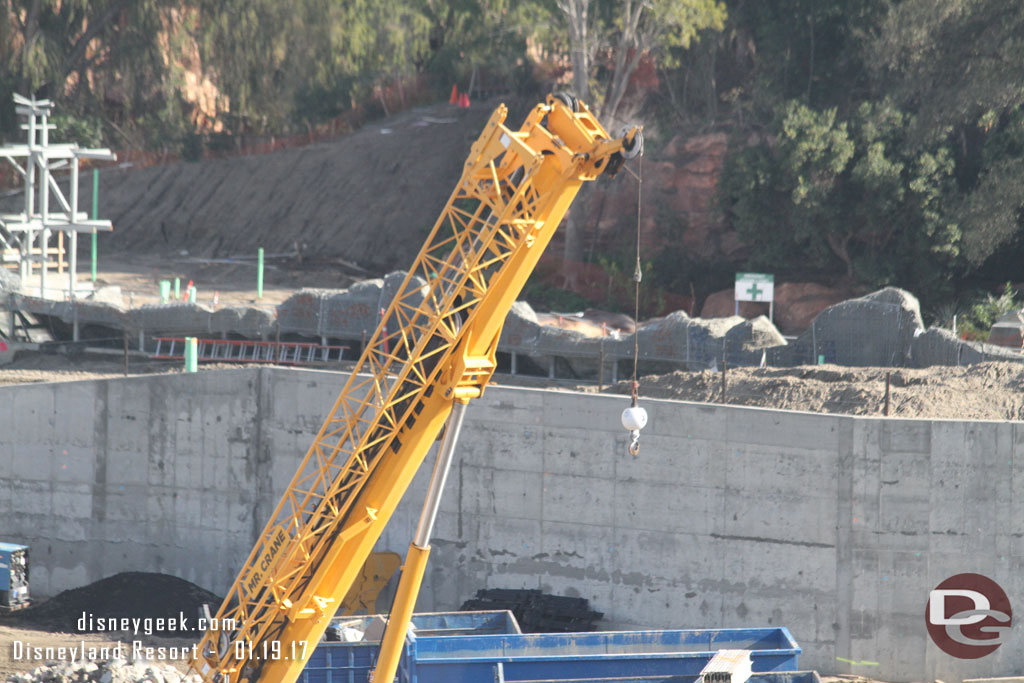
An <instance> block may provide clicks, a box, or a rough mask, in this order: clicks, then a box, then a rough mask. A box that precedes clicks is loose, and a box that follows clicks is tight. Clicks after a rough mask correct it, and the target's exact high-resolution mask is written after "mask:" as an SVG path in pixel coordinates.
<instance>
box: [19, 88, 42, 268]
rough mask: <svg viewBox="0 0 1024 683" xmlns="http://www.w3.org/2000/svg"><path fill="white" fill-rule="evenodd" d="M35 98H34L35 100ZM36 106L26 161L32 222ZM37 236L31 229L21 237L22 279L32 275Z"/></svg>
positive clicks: (31, 116)
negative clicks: (33, 243)
mask: <svg viewBox="0 0 1024 683" xmlns="http://www.w3.org/2000/svg"><path fill="white" fill-rule="evenodd" d="M34 101H35V98H33V102H34ZM34 110H35V107H34V106H33V111H32V113H31V114H29V117H28V158H27V159H26V163H25V166H26V168H25V220H26V221H27V222H28V223H31V222H32V218H33V214H34V213H35V212H36V203H35V202H36V163H37V161H38V155H39V151H38V149H37V147H36V113H35V111H34ZM34 238H35V235H34V233H33V231H32V230H31V229H30V230H28V231H26V232H25V235H24V236H23V237H22V239H21V247H22V250H23V251H22V254H21V271H22V272H21V279H22V280H24V279H25V278H26V277H28V276H30V275H32V241H33V239H34Z"/></svg>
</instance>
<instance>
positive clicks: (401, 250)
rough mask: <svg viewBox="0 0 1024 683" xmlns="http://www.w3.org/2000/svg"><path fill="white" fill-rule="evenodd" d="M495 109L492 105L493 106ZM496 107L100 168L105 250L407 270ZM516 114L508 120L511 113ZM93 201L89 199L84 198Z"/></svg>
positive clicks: (438, 111) (405, 116) (439, 110)
mask: <svg viewBox="0 0 1024 683" xmlns="http://www.w3.org/2000/svg"><path fill="white" fill-rule="evenodd" d="M491 104H496V103H491ZM491 104H481V105H474V106H473V107H472V108H470V109H458V108H455V107H452V106H449V105H437V106H434V107H429V108H424V109H418V110H414V111H409V112H404V113H402V114H400V115H398V116H395V117H392V118H390V119H387V120H385V121H382V122H379V123H375V124H371V125H368V126H366V127H364V128H362V129H361V130H359V131H356V132H355V133H353V134H351V135H348V136H345V137H341V138H338V139H336V140H333V141H330V142H324V143H319V144H316V145H312V146H310V147H305V148H301V149H293V150H285V151H281V152H276V153H273V154H264V155H259V156H251V157H235V158H231V159H224V160H214V161H204V162H197V163H188V162H181V163H174V164H168V165H166V166H159V167H154V168H148V169H142V170H133V169H127V170H118V169H107V170H104V171H103V172H101V174H100V204H101V209H100V215H101V217H104V218H109V219H111V220H112V221H113V223H114V229H115V232H114V233H113V234H105V235H102V236H101V237H100V249H101V253H110V252H115V253H116V252H131V253H136V254H137V253H153V252H158V253H167V254H172V253H173V254H178V253H179V252H180V251H181V250H183V249H187V250H188V251H189V253H190V255H192V256H206V257H225V256H231V255H236V254H244V253H254V252H255V251H256V249H257V247H260V246H262V247H264V248H265V249H266V251H267V252H268V253H279V252H290V251H292V250H293V249H294V246H295V243H296V242H298V243H299V244H303V243H304V244H306V245H307V246H306V248H305V250H304V251H305V253H306V254H308V255H310V256H332V257H342V258H348V259H350V260H352V261H355V262H358V263H359V265H361V266H363V267H365V268H369V269H371V270H374V271H384V270H390V269H394V268H399V267H407V266H408V264H409V263H410V262H411V261H412V259H413V257H414V256H415V255H416V253H417V252H418V250H419V247H420V245H421V244H422V242H423V239H424V238H425V237H426V234H427V232H428V231H429V229H430V228H431V227H432V226H433V224H434V221H435V220H436V218H437V215H438V213H440V210H441V208H442V207H443V206H444V203H445V201H446V200H447V198H448V195H449V194H450V193H451V191H452V188H453V187H454V185H455V183H456V181H457V180H458V177H459V174H460V172H461V169H462V164H463V161H464V160H465V157H466V154H467V153H468V151H469V147H470V145H471V144H472V142H473V141H474V140H475V139H476V137H477V136H478V135H479V133H480V130H481V128H482V127H483V125H484V123H485V122H486V120H487V118H488V116H489V115H490V113H491V111H492V109H493V107H492V106H491ZM510 120H511V118H510ZM84 203H86V204H88V200H85V202H84Z"/></svg>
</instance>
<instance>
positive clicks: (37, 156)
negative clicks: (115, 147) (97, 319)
mask: <svg viewBox="0 0 1024 683" xmlns="http://www.w3.org/2000/svg"><path fill="white" fill-rule="evenodd" d="M14 104H15V111H16V112H17V113H18V114H19V115H20V116H24V117H25V123H23V124H22V126H21V127H22V129H24V130H26V131H27V132H28V135H27V138H28V142H27V144H24V145H5V146H2V147H0V157H3V158H5V159H7V161H9V162H10V163H11V164H12V165H13V166H14V168H15V169H16V170H17V171H18V173H19V174H21V177H22V178H24V179H25V208H24V210H23V211H22V212H20V213H12V214H0V254H2V256H3V262H2V263H0V265H3V266H6V264H7V263H10V262H16V263H17V264H18V273H19V275H20V276H21V279H22V283H23V286H24V287H27V286H28V282H29V278H31V277H32V276H33V274H34V272H35V271H38V273H39V296H40V297H42V298H50V299H65V298H69V299H74V298H75V294H76V291H77V290H78V284H77V277H78V233H80V232H86V233H93V232H96V231H101V230H102V231H109V230H112V229H113V226H111V224H110V221H108V220H89V219H88V214H87V213H85V212H84V211H79V210H78V172H79V164H80V162H81V160H82V159H101V160H109V161H113V160H115V159H116V157H115V156H114V154H113V153H112V152H111V151H110V150H109V149H82V148H79V146H78V145H77V144H74V143H71V144H68V143H51V142H50V140H49V133H50V131H51V130H53V128H54V127H55V126H54V125H53V124H52V123H49V118H50V113H51V111H52V109H53V103H52V102H50V101H49V100H37V99H35V98H34V97H32V98H26V97H22V96H21V95H15V96H14ZM22 160H23V161H22ZM69 166H70V175H71V178H70V199H69V198H68V197H65V195H64V192H63V191H62V190H61V187H60V185H59V183H58V182H57V179H56V178H55V177H54V171H58V170H60V169H64V168H68V167H69ZM51 198H54V199H56V200H57V203H58V204H59V205H60V208H59V209H58V210H57V211H51V209H50V200H51ZM65 236H67V238H68V239H67V241H68V243H69V247H68V249H67V251H68V255H69V261H68V271H67V272H68V281H67V287H66V288H65V287H61V286H58V287H55V288H50V287H48V282H47V273H48V271H49V270H50V269H51V268H56V270H57V271H58V274H62V273H63V272H64V246H63V245H64V241H65V240H64V237H65ZM53 239H56V240H57V248H56V250H55V255H56V263H51V260H50V257H51V240H53Z"/></svg>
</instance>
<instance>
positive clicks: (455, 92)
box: [448, 85, 459, 104]
mask: <svg viewBox="0 0 1024 683" xmlns="http://www.w3.org/2000/svg"><path fill="white" fill-rule="evenodd" d="M458 103H459V86H457V85H453V86H452V96H451V97H449V98H448V104H458Z"/></svg>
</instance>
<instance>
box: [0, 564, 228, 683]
mask: <svg viewBox="0 0 1024 683" xmlns="http://www.w3.org/2000/svg"><path fill="white" fill-rule="evenodd" d="M221 602H222V599H221V598H219V597H218V596H216V595H214V594H213V593H211V592H209V591H207V590H204V589H203V588H200V587H199V586H197V585H195V584H194V583H191V582H189V581H185V580H184V579H179V578H178V577H176V576H170V575H168V574H157V573H152V572H122V573H120V574H115V575H114V576H110V577H107V578H105V579H101V580H100V581H97V582H95V583H91V584H89V585H88V586H82V587H80V588H73V589H71V590H66V591H64V592H63V593H60V594H58V595H56V596H55V597H53V598H51V599H50V600H47V601H46V602H44V603H41V604H39V605H35V606H32V607H29V608H28V609H24V610H20V611H17V612H14V613H12V614H11V615H10V616H8V617H5V618H4V619H2V620H0V623H8V624H13V625H30V626H32V627H35V628H41V629H45V630H47V631H60V632H63V633H95V632H103V631H116V630H120V629H115V628H111V626H110V625H111V624H113V623H119V622H120V620H123V619H128V620H149V621H148V622H145V623H147V624H149V625H151V626H153V628H147V630H148V631H150V633H147V635H162V636H172V637H173V636H178V637H182V636H191V635H193V633H192V632H191V631H192V629H194V628H195V626H196V620H197V618H198V615H199V609H200V607H201V606H202V605H203V604H208V605H210V609H211V611H216V609H217V607H218V606H219V605H220V603H221ZM182 615H184V619H185V620H186V621H185V623H184V625H182V624H181V620H182ZM83 617H85V618H83ZM176 618H177V619H176ZM100 620H102V621H100ZM183 626H184V627H183ZM158 683H159V682H158Z"/></svg>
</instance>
